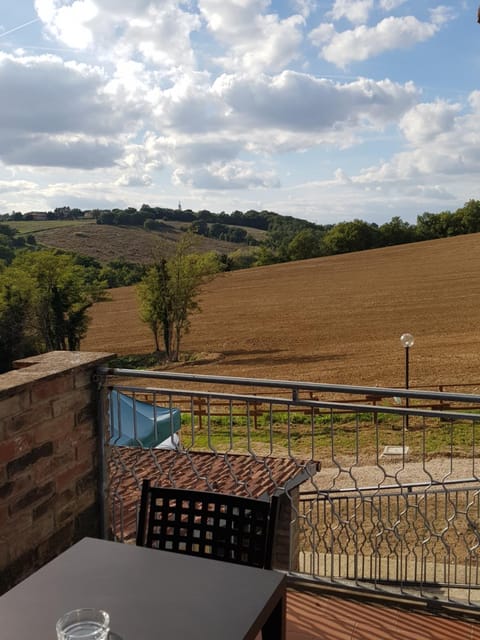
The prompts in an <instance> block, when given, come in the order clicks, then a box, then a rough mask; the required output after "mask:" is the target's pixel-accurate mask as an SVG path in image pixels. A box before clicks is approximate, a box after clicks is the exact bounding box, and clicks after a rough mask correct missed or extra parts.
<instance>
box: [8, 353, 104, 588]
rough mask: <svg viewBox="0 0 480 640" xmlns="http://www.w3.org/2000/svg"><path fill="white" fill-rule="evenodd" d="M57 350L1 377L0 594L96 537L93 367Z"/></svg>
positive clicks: (93, 362)
mask: <svg viewBox="0 0 480 640" xmlns="http://www.w3.org/2000/svg"><path fill="white" fill-rule="evenodd" d="M111 355H112V354H106V353H100V354H99V353H86V352H68V351H67V352H65V351H60V352H59V351H56V352H50V353H47V354H43V355H41V356H36V357H33V358H29V359H26V360H21V361H19V362H18V363H16V366H17V369H15V370H13V371H10V372H8V373H5V374H2V375H0V593H3V592H4V591H5V590H7V589H9V588H10V587H12V586H13V585H14V584H16V583H17V582H19V581H20V580H22V579H23V578H25V577H26V576H27V575H29V574H30V573H32V572H33V571H35V570H36V569H38V568H39V567H40V566H42V565H43V564H45V562H48V561H49V560H50V559H52V558H53V557H55V556H56V555H58V553H60V552H61V551H63V550H64V549H66V548H68V547H69V546H71V545H72V544H73V543H74V542H76V541H77V540H79V539H80V538H82V537H84V536H85V535H91V536H96V535H98V533H99V522H100V521H99V496H98V480H97V478H98V477H99V474H98V456H97V437H98V428H97V406H98V405H97V396H96V392H97V391H96V385H95V384H94V382H93V380H92V376H93V374H94V371H95V368H96V367H97V366H98V365H100V364H102V363H104V362H105V361H106V360H108V358H110V357H111Z"/></svg>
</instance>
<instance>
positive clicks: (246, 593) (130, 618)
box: [0, 538, 286, 640]
mask: <svg viewBox="0 0 480 640" xmlns="http://www.w3.org/2000/svg"><path fill="white" fill-rule="evenodd" d="M285 589H286V577H285V576H284V575H283V574H281V573H277V572H275V571H267V570H265V569H256V568H252V567H246V566H243V565H236V564H232V563H229V562H219V561H216V560H209V559H205V558H197V557H194V556H187V555H183V554H179V553H172V552H169V551H158V550H154V549H146V548H143V547H136V546H133V545H129V544H121V543H119V542H107V541H105V540H94V539H93V538H84V539H83V540H81V541H80V542H78V543H77V544H75V545H74V546H73V547H71V548H70V549H68V551H65V552H64V553H62V554H61V555H60V556H58V557H57V558H55V560H53V561H52V562H50V563H48V564H47V565H45V566H44V567H42V569H40V570H39V571H37V572H36V573H34V574H33V575H32V576H30V577H29V578H27V579H26V580H24V581H23V582H22V583H20V584H19V585H17V586H16V587H14V588H13V589H11V590H10V591H9V592H7V593H6V594H5V595H3V596H2V597H1V598H0V637H1V640H32V639H35V640H55V637H56V636H55V623H56V621H57V619H58V618H59V617H60V616H61V615H62V614H63V613H65V612H66V611H69V610H71V609H77V608H80V607H96V608H98V609H105V610H106V611H108V612H109V613H110V620H111V625H110V626H111V630H112V632H113V634H112V638H115V640H120V639H121V640H156V639H157V638H158V640H187V639H188V640H195V639H198V640H235V639H238V640H240V639H244V638H245V639H253V638H255V636H256V635H257V633H258V632H259V631H260V630H261V629H262V628H263V638H264V639H265V640H266V639H267V638H268V640H274V639H275V640H284V638H285Z"/></svg>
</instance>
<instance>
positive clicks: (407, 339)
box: [400, 333, 415, 429]
mask: <svg viewBox="0 0 480 640" xmlns="http://www.w3.org/2000/svg"><path fill="white" fill-rule="evenodd" d="M400 342H401V343H402V346H403V347H404V348H405V389H408V388H409V368H410V347H413V345H414V343H415V339H414V337H413V336H412V334H411V333H402V335H401V336H400ZM408 406H409V398H408V396H407V397H406V398H405V407H406V408H407V409H408ZM408 418H409V416H408V413H407V414H406V415H405V429H408Z"/></svg>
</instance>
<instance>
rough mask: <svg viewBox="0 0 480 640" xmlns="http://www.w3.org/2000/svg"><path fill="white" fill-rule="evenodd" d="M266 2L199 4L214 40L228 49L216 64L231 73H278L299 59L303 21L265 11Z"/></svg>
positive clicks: (216, 0)
mask: <svg viewBox="0 0 480 640" xmlns="http://www.w3.org/2000/svg"><path fill="white" fill-rule="evenodd" d="M268 4H269V3H268V2H265V1H264V0H242V1H241V2H238V1H236V2H225V1H224V0H199V6H200V10H201V12H202V15H203V17H204V19H205V20H206V23H207V26H208V28H209V30H210V31H211V32H212V34H213V35H214V36H215V38H216V39H217V40H218V41H219V42H220V43H221V44H222V45H223V46H224V47H225V49H226V52H225V55H224V56H219V57H218V58H217V62H219V63H220V64H222V65H223V67H224V68H226V69H228V70H230V71H231V70H232V69H234V70H244V71H246V70H248V71H250V72H251V73H256V72H258V71H259V70H263V71H267V70H271V71H278V70H280V69H283V68H284V67H285V65H287V64H288V63H289V62H291V61H292V60H295V59H296V58H297V56H298V55H299V46H300V44H301V42H302V39H303V34H302V31H301V29H302V27H303V26H304V24H305V20H304V17H303V16H302V15H299V14H296V15H291V16H289V17H288V18H285V19H283V20H282V19H280V18H279V17H278V15H276V14H273V13H270V14H264V13H263V11H264V10H265V8H266V7H267V5H268Z"/></svg>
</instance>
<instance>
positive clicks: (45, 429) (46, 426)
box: [35, 413, 75, 444]
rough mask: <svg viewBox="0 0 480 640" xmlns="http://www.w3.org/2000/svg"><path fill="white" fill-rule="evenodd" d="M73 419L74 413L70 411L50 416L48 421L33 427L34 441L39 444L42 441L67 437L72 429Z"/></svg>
mask: <svg viewBox="0 0 480 640" xmlns="http://www.w3.org/2000/svg"><path fill="white" fill-rule="evenodd" d="M74 420H75V415H74V414H73V413H70V414H68V415H62V416H58V417H57V418H52V419H51V420H48V422H45V423H42V424H39V425H37V427H36V428H35V442H36V443H37V444H40V443H42V442H51V441H56V440H60V439H63V438H69V437H70V434H71V432H72V430H73V425H74Z"/></svg>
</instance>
